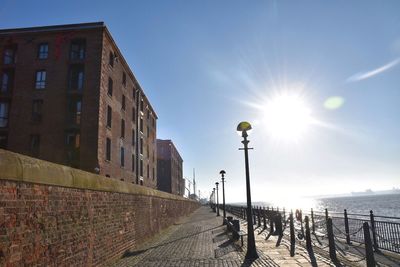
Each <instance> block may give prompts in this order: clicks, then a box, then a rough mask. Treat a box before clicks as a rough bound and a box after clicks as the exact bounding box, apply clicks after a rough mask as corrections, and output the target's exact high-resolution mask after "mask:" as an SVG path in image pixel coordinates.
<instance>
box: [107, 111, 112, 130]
mask: <svg viewBox="0 0 400 267" xmlns="http://www.w3.org/2000/svg"><path fill="white" fill-rule="evenodd" d="M111 120H112V109H111V107H110V106H107V127H109V128H111Z"/></svg>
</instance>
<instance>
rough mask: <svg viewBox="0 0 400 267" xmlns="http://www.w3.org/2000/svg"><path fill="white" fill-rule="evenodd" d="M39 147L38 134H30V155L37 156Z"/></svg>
mask: <svg viewBox="0 0 400 267" xmlns="http://www.w3.org/2000/svg"><path fill="white" fill-rule="evenodd" d="M39 149H40V135H38V134H31V141H30V153H31V155H32V156H36V157H37V156H39Z"/></svg>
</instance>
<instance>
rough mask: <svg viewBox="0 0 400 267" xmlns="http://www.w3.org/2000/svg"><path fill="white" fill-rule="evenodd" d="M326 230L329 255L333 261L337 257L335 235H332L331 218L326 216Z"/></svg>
mask: <svg viewBox="0 0 400 267" xmlns="http://www.w3.org/2000/svg"><path fill="white" fill-rule="evenodd" d="M326 230H327V232H328V241H329V257H330V258H331V260H332V261H333V262H336V261H337V258H336V248H335V237H334V235H333V225H332V219H331V218H328V220H327V221H326Z"/></svg>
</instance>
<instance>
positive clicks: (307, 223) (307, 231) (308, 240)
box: [304, 216, 312, 251]
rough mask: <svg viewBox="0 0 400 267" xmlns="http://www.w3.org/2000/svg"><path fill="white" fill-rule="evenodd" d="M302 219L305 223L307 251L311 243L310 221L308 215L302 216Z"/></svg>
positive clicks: (310, 249)
mask: <svg viewBox="0 0 400 267" xmlns="http://www.w3.org/2000/svg"><path fill="white" fill-rule="evenodd" d="M304 221H305V223H306V247H307V250H308V251H312V245H311V232H310V222H309V218H308V216H306V217H305V218H304Z"/></svg>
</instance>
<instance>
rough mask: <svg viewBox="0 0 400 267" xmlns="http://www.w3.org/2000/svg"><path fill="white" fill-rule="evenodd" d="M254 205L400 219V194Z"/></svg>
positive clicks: (299, 199)
mask: <svg viewBox="0 0 400 267" xmlns="http://www.w3.org/2000/svg"><path fill="white" fill-rule="evenodd" d="M254 205H264V206H273V207H279V208H280V209H282V208H283V207H285V208H286V210H290V209H292V210H296V209H302V210H303V211H309V210H310V209H311V208H313V209H314V210H319V211H323V210H324V209H325V208H327V209H328V211H330V212H343V210H344V209H347V212H348V213H355V214H365V215H368V214H369V211H370V210H372V211H373V212H374V214H375V215H376V216H379V215H380V216H390V217H400V194H392V195H371V196H352V197H336V198H322V199H313V198H293V199H283V200H276V201H273V202H258V203H254Z"/></svg>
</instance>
